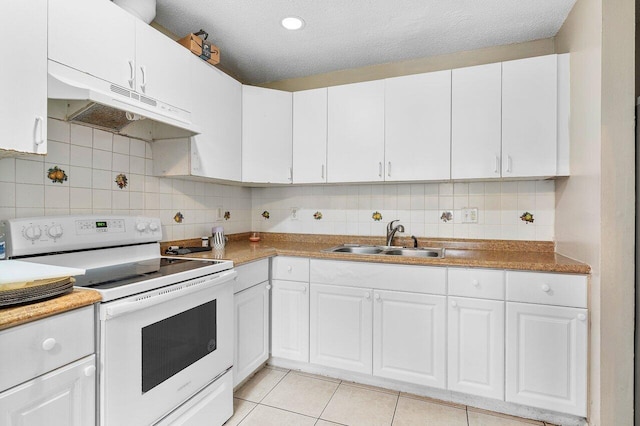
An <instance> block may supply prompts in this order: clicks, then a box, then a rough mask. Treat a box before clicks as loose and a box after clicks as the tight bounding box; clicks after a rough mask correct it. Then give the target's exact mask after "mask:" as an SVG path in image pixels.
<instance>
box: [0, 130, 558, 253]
mask: <svg viewBox="0 0 640 426" xmlns="http://www.w3.org/2000/svg"><path fill="white" fill-rule="evenodd" d="M48 125H49V137H48V139H49V141H48V154H47V155H46V156H45V157H42V156H24V157H18V158H4V159H1V160H0V219H6V218H14V217H28V216H42V215H66V214H87V213H103V214H132V215H148V216H158V217H160V218H161V220H162V224H163V236H164V239H165V240H173V239H182V238H196V237H200V236H203V235H207V234H209V233H210V229H211V227H212V226H213V225H220V226H223V227H224V228H225V232H227V233H238V232H248V231H251V230H254V231H263V232H285V233H311V234H340V235H367V236H369V235H373V236H383V235H384V234H385V227H386V224H387V223H388V222H389V221H390V220H394V219H399V220H400V223H402V224H403V225H404V227H405V235H415V236H418V237H454V238H486V239H510V240H511V239H520V240H541V241H550V240H553V238H554V215H555V193H554V192H555V182H554V181H553V180H541V181H517V182H471V183H425V184H422V183H420V184H370V185H326V186H322V185H316V186H288V187H283V186H280V187H269V188H243V187H239V186H232V185H222V184H217V183H209V182H198V181H192V180H185V179H178V178H159V177H155V176H153V175H152V172H153V153H152V151H153V142H151V143H149V142H145V141H142V140H138V139H133V138H127V137H123V136H119V135H114V134H112V133H109V132H105V131H102V130H97V129H92V128H89V127H84V126H80V125H76V124H69V123H66V122H63V121H59V120H55V119H49V123H48ZM125 182H126V185H125ZM465 208H470V209H477V210H473V211H472V212H475V211H477V223H464V222H463V209H465ZM292 210H295V213H292ZM219 212H220V213H221V216H222V218H221V219H218V213H219ZM227 212H228V216H229V218H228V219H225V216H227V215H226V214H225V213H227ZM178 213H180V215H179V214H178ZM180 216H182V222H181V223H178V222H177V221H176V219H177V220H180ZM292 216H293V217H292Z"/></svg>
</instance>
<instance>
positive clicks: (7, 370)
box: [0, 306, 95, 391]
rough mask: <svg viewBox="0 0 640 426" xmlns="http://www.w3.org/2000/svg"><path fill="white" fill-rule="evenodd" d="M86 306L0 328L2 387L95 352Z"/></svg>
mask: <svg viewBox="0 0 640 426" xmlns="http://www.w3.org/2000/svg"><path fill="white" fill-rule="evenodd" d="M93 321H94V308H93V306H87V307H85V308H82V309H77V310H74V311H70V312H65V313H63V314H59V315H55V316H53V317H49V318H44V319H41V320H38V321H34V322H30V323H28V324H24V325H20V326H17V327H13V328H9V329H7V330H3V331H1V332H0V391H3V390H5V389H8V388H10V387H12V386H15V385H17V384H20V383H23V382H26V381H27V380H31V379H32V378H34V377H37V376H39V375H41V374H44V373H46V372H48V371H51V370H54V369H56V368H58V367H61V366H63V365H65V364H69V363H70V362H72V361H75V360H77V359H80V358H82V357H84V356H87V355H90V354H92V353H94V352H95V351H94V342H93V336H94V329H93Z"/></svg>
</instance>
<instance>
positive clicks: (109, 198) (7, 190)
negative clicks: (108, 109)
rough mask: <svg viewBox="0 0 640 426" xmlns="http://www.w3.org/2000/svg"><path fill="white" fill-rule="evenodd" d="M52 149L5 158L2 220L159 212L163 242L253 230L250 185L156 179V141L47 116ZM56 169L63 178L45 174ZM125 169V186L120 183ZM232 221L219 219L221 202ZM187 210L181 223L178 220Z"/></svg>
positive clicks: (0, 181)
mask: <svg viewBox="0 0 640 426" xmlns="http://www.w3.org/2000/svg"><path fill="white" fill-rule="evenodd" d="M48 125H49V135H48V139H49V141H48V154H47V156H46V157H42V156H25V157H20V158H5V159H2V160H0V219H9V218H14V217H29V216H44V215H47V216H49V215H68V214H88V213H104V214H107V213H113V214H127V215H128V214H131V215H148V216H158V217H160V218H161V220H162V224H163V226H162V230H163V239H164V240H174V239H182V238H196V237H200V236H203V235H209V234H210V233H211V226H212V225H214V224H215V225H221V226H223V227H224V228H225V231H226V232H227V233H236V232H248V231H250V230H251V189H250V188H241V187H236V186H230V185H219V184H214V183H204V182H193V181H187V180H181V179H172V178H157V177H154V176H152V172H153V163H152V161H153V160H152V157H153V154H152V151H153V143H148V142H144V141H141V140H137V139H129V138H125V137H121V136H117V135H113V134H111V133H108V132H104V131H101V130H96V129H91V128H89V127H85V126H79V125H75V124H69V123H66V122H63V121H59V120H54V119H49V123H48ZM54 166H58V167H59V168H60V169H63V170H64V171H65V172H66V174H67V175H68V180H67V181H66V182H63V183H54V182H52V181H51V180H50V179H48V178H47V176H46V175H47V171H48V170H49V168H51V167H54ZM120 173H124V174H125V175H126V176H127V179H128V185H127V187H126V188H123V189H120V188H119V187H118V186H117V185H116V183H115V177H116V175H118V174H120ZM217 206H222V207H223V211H229V212H230V214H231V218H230V219H229V220H224V219H223V220H222V221H220V222H215V219H216V215H215V212H216V207H217ZM177 212H181V213H182V214H183V215H184V220H183V222H182V223H176V222H175V221H174V220H173V217H174V216H175V214H176V213H177Z"/></svg>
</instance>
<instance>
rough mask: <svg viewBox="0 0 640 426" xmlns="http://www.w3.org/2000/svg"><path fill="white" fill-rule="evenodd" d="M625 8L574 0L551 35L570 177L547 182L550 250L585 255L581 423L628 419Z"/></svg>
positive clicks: (630, 226) (629, 186)
mask: <svg viewBox="0 0 640 426" xmlns="http://www.w3.org/2000/svg"><path fill="white" fill-rule="evenodd" d="M634 13H635V4H634V1H632V0H612V1H606V2H605V1H602V0H593V1H578V2H576V4H575V6H574V8H573V10H572V11H571V13H570V15H569V17H568V18H567V20H566V22H565V23H564V25H563V27H562V28H561V30H560V32H559V33H558V35H557V36H556V45H557V51H558V53H564V52H571V122H570V132H571V177H570V178H568V179H566V180H560V181H558V183H557V188H556V224H557V226H556V239H557V250H558V251H559V252H560V253H563V254H566V255H568V256H571V257H573V258H576V259H578V260H581V261H583V262H586V263H588V264H589V265H591V268H592V276H591V280H590V286H589V308H590V348H589V365H590V367H589V423H590V424H591V425H602V426H607V425H630V424H633V314H634V311H633V303H634V276H633V270H634V257H633V256H634V240H633V239H634V234H635V233H634V216H635V208H634V207H635V206H634V198H635V193H634V168H635V167H634V159H635V155H634V123H633V115H634V104H635V102H634V100H635V96H634V64H633V60H634Z"/></svg>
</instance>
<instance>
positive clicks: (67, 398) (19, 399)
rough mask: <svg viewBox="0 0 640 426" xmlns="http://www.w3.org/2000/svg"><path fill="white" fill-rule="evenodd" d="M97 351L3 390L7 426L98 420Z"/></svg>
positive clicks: (0, 410)
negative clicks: (96, 387)
mask: <svg viewBox="0 0 640 426" xmlns="http://www.w3.org/2000/svg"><path fill="white" fill-rule="evenodd" d="M95 371H96V367H95V355H90V356H88V357H86V358H83V359H81V360H79V361H76V362H74V363H71V364H68V365H66V366H64V367H61V368H59V369H57V370H55V371H52V372H51V373H47V374H45V375H43V376H40V377H38V378H35V379H33V380H31V381H29V382H27V383H24V384H22V385H19V386H16V387H14V388H11V389H9V390H7V391H5V392H2V393H0V424H2V425H5V426H23V425H34V426H35V425H49V426H89V425H94V424H95V416H96V411H95V404H96V397H95V386H96V375H95Z"/></svg>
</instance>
